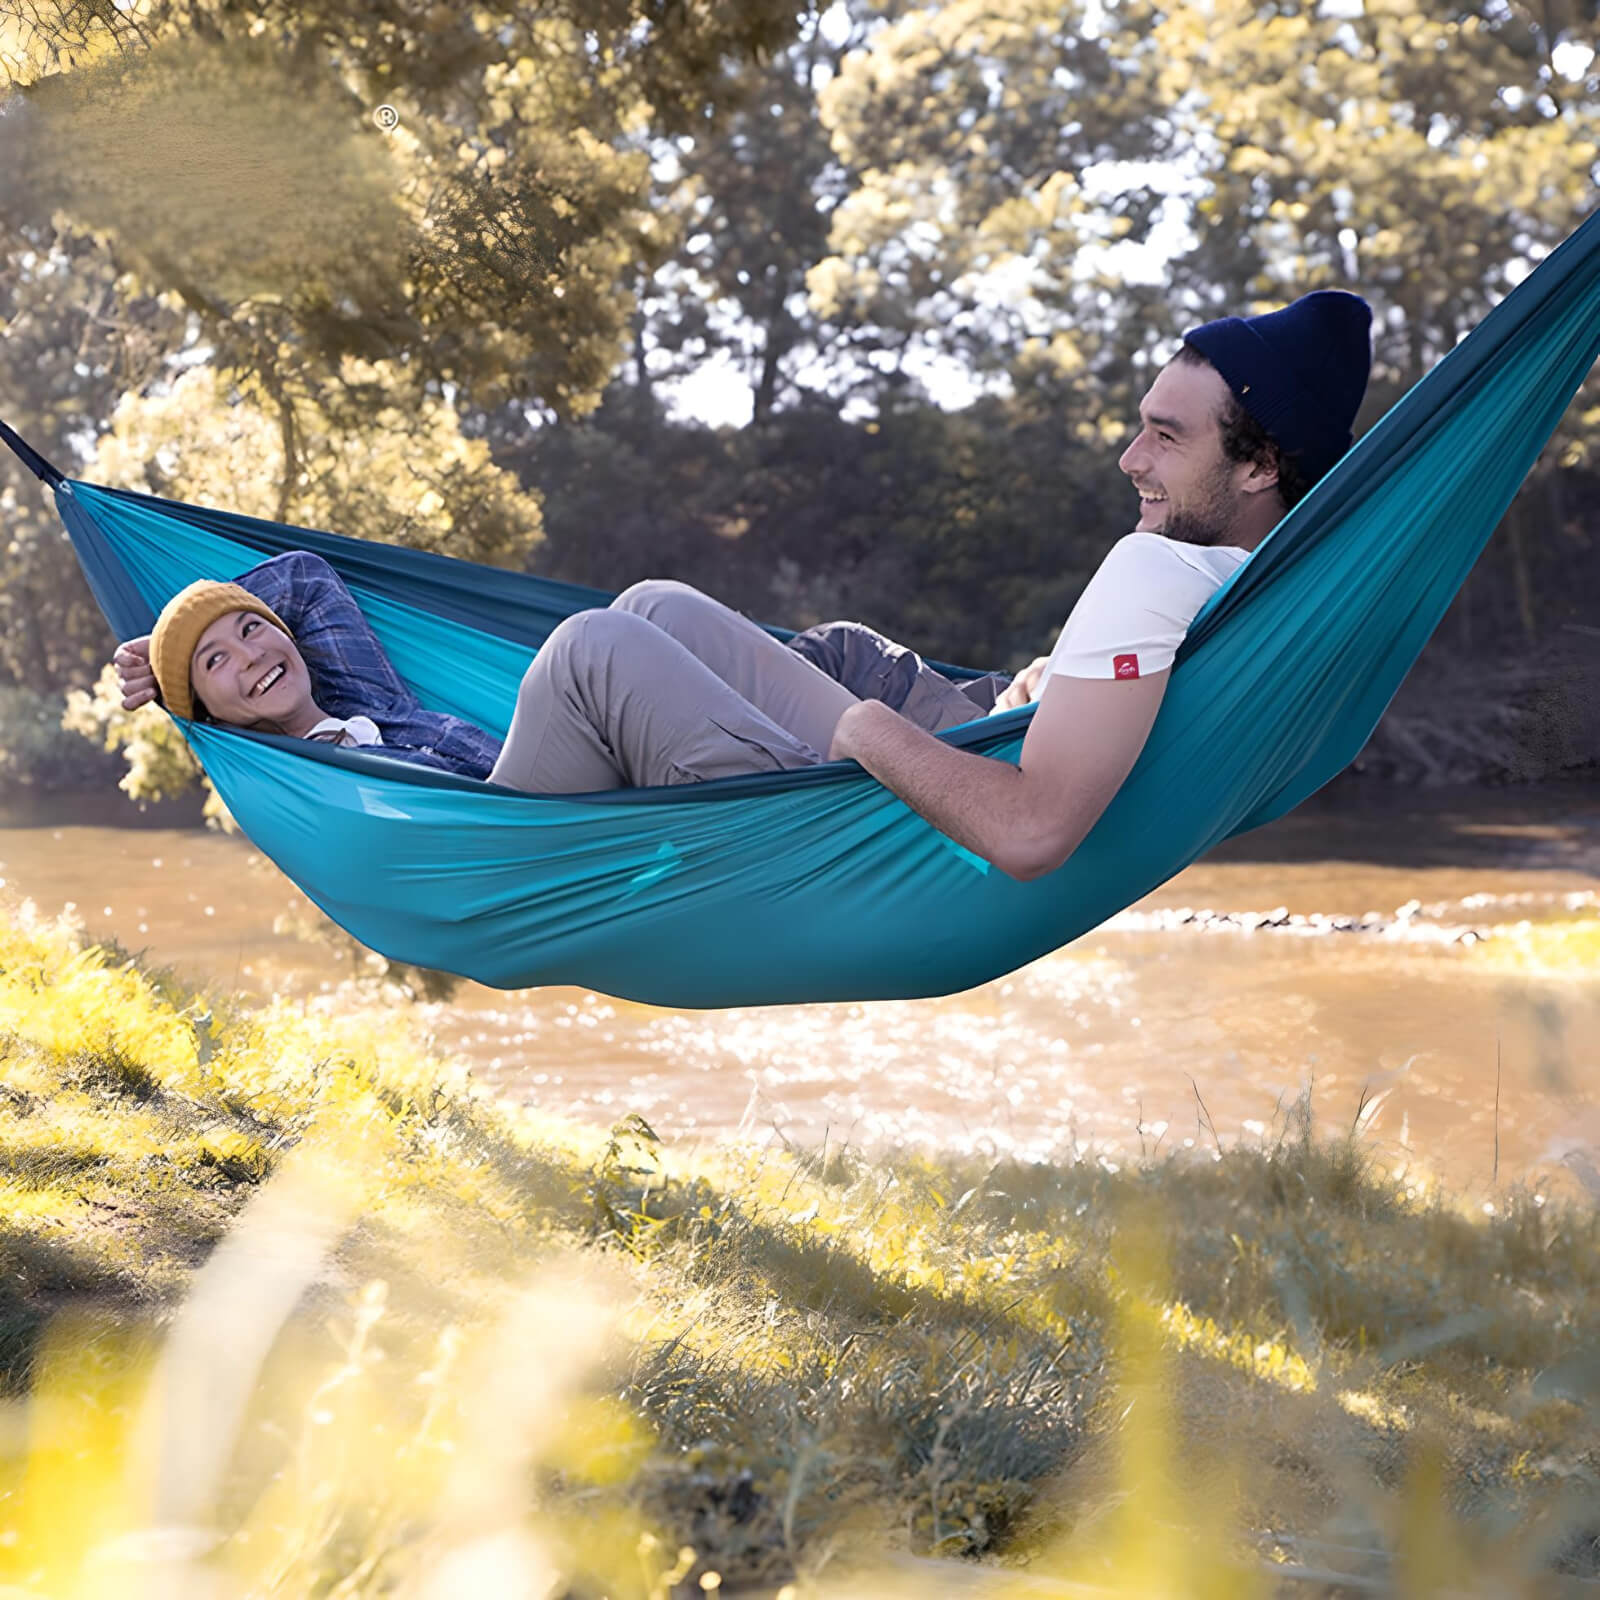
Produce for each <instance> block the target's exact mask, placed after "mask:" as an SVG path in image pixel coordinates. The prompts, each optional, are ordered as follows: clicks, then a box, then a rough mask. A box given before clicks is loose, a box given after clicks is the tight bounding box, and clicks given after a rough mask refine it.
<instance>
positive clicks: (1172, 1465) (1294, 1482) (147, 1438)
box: [0, 917, 1600, 1597]
mask: <svg viewBox="0 0 1600 1600" xmlns="http://www.w3.org/2000/svg"><path fill="white" fill-rule="evenodd" d="M0 1040H3V1041H4V1042H3V1049H4V1052H5V1057H6V1071H5V1083H6V1088H5V1092H4V1095H3V1097H0V1144H3V1148H4V1150H5V1159H4V1166H5V1174H4V1181H3V1183H0V1248H3V1249H4V1251H5V1253H6V1256H7V1260H8V1270H7V1272H6V1273H5V1274H4V1277H3V1280H0V1281H3V1284H4V1291H3V1292H4V1295H5V1304H4V1306H3V1312H0V1381H3V1382H4V1384H5V1386H6V1388H7V1390H8V1391H9V1392H10V1394H11V1395H13V1396H15V1397H17V1398H18V1400H19V1401H20V1400H21V1398H22V1397H23V1396H28V1397H29V1398H28V1400H27V1405H28V1408H29V1409H28V1411H27V1419H28V1420H27V1426H26V1427H23V1426H20V1425H14V1426H12V1427H10V1428H8V1429H7V1430H5V1431H4V1433H3V1436H0V1451H3V1455H4V1460H3V1465H0V1470H3V1473H4V1480H5V1482H4V1489H5V1491H6V1492H5V1495H4V1498H3V1499H0V1523H3V1524H4V1527H3V1528H0V1579H3V1580H5V1581H10V1582H13V1583H18V1584H23V1583H27V1584H28V1585H29V1586H30V1590H31V1591H37V1592H44V1593H58V1594H64V1593H66V1592H69V1589H70V1590H71V1592H74V1593H82V1594H100V1593H104V1594H108V1595H109V1594H116V1595H118V1596H119V1597H120V1596H125V1595H128V1594H132V1593H138V1592H140V1588H139V1585H140V1584H141V1583H142V1584H143V1585H144V1586H145V1589H144V1592H147V1593H149V1594H151V1595H157V1594H159V1595H162V1596H167V1595H176V1594H199V1593H202V1592H204V1593H206V1594H207V1595H217V1596H229V1595H234V1594H240V1595H242V1594H245V1593H249V1592H261V1591H262V1590H263V1589H266V1588H271V1590H272V1592H274V1593H278V1594H283V1595H311V1594H313V1593H316V1594H326V1593H329V1592H334V1591H335V1589H336V1592H338V1593H340V1594H342V1595H345V1596H350V1597H354V1596H365V1595H378V1594H380V1593H390V1592H393V1591H394V1590H395V1589H396V1588H397V1587H401V1586H412V1587H410V1588H409V1589H408V1592H416V1593H419V1594H428V1595H440V1596H443V1595H447V1594H451V1595H453V1594H461V1593H468V1592H471V1593H496V1594H501V1593H503V1594H513V1593H523V1594H540V1595H543V1594H546V1593H549V1594H552V1595H568V1596H573V1597H577V1596H598V1595H600V1594H608V1595H611V1596H613V1597H621V1596H625V1595H630V1596H631V1595H636V1596H640V1597H643V1596H646V1595H655V1596H666V1595H668V1594H672V1595H674V1596H678V1595H689V1594H701V1593H705V1592H707V1590H708V1589H710V1588H714V1587H715V1586H716V1585H717V1584H719V1583H720V1584H721V1586H722V1588H723V1590H724V1592H730V1593H732V1592H738V1591H739V1589H740V1588H741V1587H750V1588H751V1589H752V1591H754V1590H757V1589H759V1590H760V1591H761V1592H771V1591H772V1590H773V1589H775V1588H776V1587H777V1586H779V1585H783V1584H793V1585H796V1586H797V1592H808V1591H810V1590H811V1589H812V1588H813V1587H816V1588H817V1592H820V1593H833V1594H844V1593H846V1592H850V1593H856V1594H863V1595H864V1594H868V1593H870V1594H874V1595H884V1594H889V1593H891V1592H896V1591H895V1589H894V1586H893V1584H892V1582H891V1580H890V1579H889V1578H886V1577H885V1578H881V1579H870V1580H863V1579H860V1578H859V1576H857V1577H856V1578H855V1579H853V1580H852V1579H851V1576H850V1575H851V1574H852V1573H855V1574H859V1573H860V1572H861V1571H862V1570H863V1569H864V1568H870V1567H871V1566H872V1565H873V1563H875V1562H877V1561H880V1560H882V1559H884V1558H886V1557H888V1556H890V1555H894V1554H901V1555H906V1556H910V1555H916V1556H920V1557H924V1558H927V1557H939V1558H943V1559H945V1560H946V1561H949V1562H952V1563H956V1564H954V1565H952V1566H950V1567H949V1569H948V1571H946V1569H944V1568H938V1569H928V1568H926V1567H922V1568H919V1569H918V1570H917V1573H916V1575H915V1577H914V1579H913V1580H912V1586H911V1589H910V1590H908V1591H906V1592H915V1593H918V1594H920V1595H938V1594H941V1593H946V1592H947V1593H950V1594H955V1593H958V1592H961V1590H960V1589H959V1588H958V1586H957V1579H958V1578H960V1577H961V1576H962V1575H963V1574H966V1573H970V1571H971V1563H972V1562H973V1561H975V1560H976V1561H981V1562H984V1563H987V1564H989V1565H990V1566H993V1567H995V1568H997V1573H996V1579H997V1581H1000V1571H1001V1570H1017V1571H1020V1570H1023V1569H1025V1571H1026V1573H1027V1577H1028V1581H1029V1584H1030V1585H1031V1586H1030V1587H1027V1588H1026V1589H1024V1587H1022V1579H1021V1578H1020V1577H1018V1578H1017V1579H1016V1582H1015V1583H1014V1584H1010V1585H1009V1586H1008V1587H1009V1592H1014V1593H1016V1594H1018V1595H1020V1594H1022V1593H1024V1592H1027V1593H1032V1594H1049V1593H1061V1594H1065V1593H1069V1592H1083V1591H1082V1590H1081V1589H1079V1590H1069V1589H1067V1588H1062V1587H1059V1585H1060V1583H1062V1582H1064V1581H1065V1580H1068V1579H1071V1580H1073V1581H1075V1582H1077V1583H1079V1584H1087V1585H1092V1586H1096V1588H1097V1590H1098V1592H1119V1593H1125V1594H1133V1593H1138V1594H1151V1593H1156V1592H1164V1593H1172V1594H1183V1593H1194V1594H1201V1593H1227V1594H1248V1593H1252V1592H1254V1593H1269V1592H1274V1591H1276V1590H1277V1589H1279V1588H1280V1587H1283V1586H1285V1585H1290V1587H1284V1592H1291V1588H1292V1592H1294V1593H1296V1594H1308V1593H1316V1592H1319V1585H1318V1584H1316V1583H1314V1582H1312V1581H1311V1578H1310V1576H1309V1575H1310V1574H1313V1573H1314V1572H1318V1571H1321V1572H1333V1571H1338V1572H1342V1573H1344V1574H1346V1575H1347V1577H1348V1579H1349V1581H1350V1583H1351V1584H1352V1585H1354V1586H1357V1587H1360V1588H1362V1589H1363V1590H1366V1591H1370V1592H1381V1593H1395V1594H1421V1593H1423V1592H1429V1593H1433V1592H1437V1589H1436V1587H1434V1586H1436V1585H1437V1584H1439V1583H1441V1582H1454V1584H1455V1586H1456V1590H1457V1592H1462V1593H1479V1594H1489V1593H1495V1594H1503V1593H1509V1592H1512V1591H1513V1589H1514V1587H1515V1586H1516V1585H1518V1584H1520V1583H1522V1582H1524V1581H1531V1579H1532V1577H1533V1575H1535V1574H1539V1573H1543V1574H1545V1575H1546V1576H1545V1580H1544V1581H1545V1582H1547V1583H1548V1582H1551V1581H1553V1575H1555V1574H1566V1575H1568V1576H1570V1577H1572V1578H1578V1577H1590V1578H1600V1544H1597V1539H1600V1524H1596V1523H1595V1520H1594V1517H1593V1508H1594V1505H1595V1503H1596V1499H1595V1483H1596V1475H1597V1473H1600V1459H1597V1457H1596V1454H1595V1447H1594V1440H1595V1437H1596V1432H1595V1428H1594V1419H1595V1406H1596V1403H1597V1401H1600V1387H1597V1373H1596V1371H1595V1369H1594V1365H1593V1351H1594V1349H1595V1348H1596V1345H1597V1343H1600V1250H1597V1248H1596V1247H1597V1245H1600V1223H1597V1221H1596V1218H1595V1215H1594V1213H1593V1211H1592V1209H1584V1208H1583V1207H1582V1206H1581V1205H1580V1204H1579V1203H1577V1202H1570V1203H1569V1202H1568V1201H1567V1200H1565V1199H1559V1198H1557V1197H1555V1196H1553V1195H1551V1196H1546V1195H1540V1194H1534V1193H1529V1192H1525V1191H1518V1190H1497V1191H1495V1193H1494V1194H1493V1196H1492V1198H1491V1199H1489V1200H1487V1201H1480V1200H1478V1199H1477V1198H1476V1197H1475V1198H1474V1201H1473V1204H1472V1206H1471V1208H1470V1209H1468V1208H1464V1207H1461V1206H1458V1205H1456V1204H1455V1203H1453V1202H1452V1201H1451V1199H1450V1198H1449V1197H1448V1196H1447V1195H1443V1194H1441V1193H1439V1192H1438V1191H1437V1190H1434V1189H1432V1188H1430V1187H1429V1186H1428V1185H1427V1184H1426V1183H1425V1182H1419V1180H1418V1179H1417V1177H1416V1175H1415V1174H1408V1173H1407V1172H1406V1171H1404V1170H1401V1171H1396V1170H1392V1169H1390V1168H1388V1167H1387V1166H1385V1165H1384V1164H1382V1163H1380V1162H1378V1161H1376V1160H1375V1159H1374V1158H1373V1154H1372V1152H1371V1151H1370V1150H1369V1149H1368V1148H1366V1147H1364V1146H1363V1145H1362V1144H1361V1143H1359V1142H1354V1143H1352V1142H1348V1141H1339V1140H1337V1139H1335V1140H1332V1141H1325V1140H1322V1139H1319V1138H1318V1137H1316V1136H1315V1133H1314V1130H1313V1129H1311V1128H1310V1127H1309V1126H1308V1125H1307V1123H1306V1122H1305V1120H1304V1119H1303V1117H1297V1116H1296V1115H1295V1114H1294V1113H1292V1112H1291V1113H1290V1114H1289V1115H1288V1116H1286V1118H1285V1119H1283V1120H1282V1121H1281V1122H1280V1124H1279V1125H1278V1126H1277V1127H1276V1128H1275V1129H1273V1130H1270V1131H1269V1133H1268V1134H1267V1135H1265V1136H1263V1137H1262V1138H1261V1139H1259V1140H1257V1141H1254V1142H1253V1143H1252V1144H1251V1145H1249V1146H1248V1147H1246V1146H1244V1145H1241V1144H1238V1143H1236V1142H1235V1141H1232V1140H1229V1141H1227V1142H1226V1148H1219V1149H1216V1150H1211V1149H1207V1150H1201V1151H1196V1152H1190V1153H1188V1154H1187V1155H1185V1156H1183V1157H1182V1158H1179V1159H1172V1158H1168V1159H1155V1160H1151V1161H1148V1162H1145V1163H1136V1164H1133V1165H1122V1166H1121V1167H1120V1170H1119V1164H1118V1163H1116V1162H1111V1161H1098V1160H1093V1159H1088V1160H1083V1161H1079V1162H1075V1163H1071V1164H1068V1165H1048V1164H1024V1163H1016V1162H999V1163H995V1162H992V1161H986V1162H977V1161H973V1160H970V1159H966V1160H963V1159H957V1158H947V1159H941V1160H935V1159H928V1158H911V1157H907V1158H902V1159H898V1160H891V1159H886V1160H883V1161H880V1162H878V1163H867V1162H865V1161H863V1160H861V1159H860V1158H859V1157H857V1156H856V1155H854V1154H853V1153H852V1152H850V1151H848V1150H839V1149H837V1148H832V1149H824V1150H822V1151H819V1152H813V1153H811V1154H803V1153H797V1152H793V1151H790V1150H786V1149H784V1148H782V1147H781V1146H779V1147H775V1148H774V1147H768V1148H755V1147H752V1146H751V1145H749V1144H739V1143H726V1144H722V1145H717V1146H709V1145H702V1146H692V1145H688V1144H679V1145H675V1146H673V1147H671V1148H666V1147H664V1146H663V1145H662V1144H661V1142H660V1141H658V1140H657V1139H655V1137H654V1136H653V1134H652V1132H651V1130H650V1129H649V1128H648V1126H647V1125H645V1124H643V1123H642V1122H640V1121H638V1120H632V1121H629V1120H627V1119H625V1120H624V1121H623V1122H621V1123H619V1124H618V1126H617V1127H616V1128H615V1129H613V1130H612V1132H611V1133H610V1134H609V1135H608V1134H607V1133H606V1132H605V1131H603V1130H593V1129H585V1128H583V1127H581V1126H579V1125H576V1124H571V1123H563V1122H560V1121H557V1120H555V1119H551V1118H541V1117H538V1116H536V1115H534V1114H532V1113H530V1112H527V1111H525V1110H515V1109H513V1108H510V1107H508V1106H506V1105H504V1104H503V1103H500V1102H498V1101H496V1100H495V1099H493V1098H492V1097H490V1096H488V1095H487V1094H485V1093H484V1092H483V1090H482V1089H481V1088H480V1087H479V1086H478V1085H476V1084H475V1083H474V1081H473V1080H472V1079H471V1078H470V1077H468V1076H466V1075H464V1074H463V1073H462V1072H461V1071H460V1070H459V1069H458V1068H452V1067H451V1066H450V1064H449V1063H446V1062H442V1061H440V1060H438V1059H436V1058H433V1057H431V1056H430V1055H429V1054H428V1053H427V1052H426V1051H425V1050H424V1049H422V1048H420V1047H419V1045H418V1044H417V1043H416V1042H415V1040H414V1039H413V1038H411V1037H410V1036H408V1034H407V1033H406V1032H405V1031H404V1028H403V1026H402V1023H401V1021H400V1020H398V1019H397V1017H396V1016H395V1015H394V1014H392V1013H379V1012H373V1013H370V1014H363V1015H353V1016H349V1017H345V1018H342V1019H340V1018H329V1017H319V1016H313V1015H309V1014H308V1013H307V1012H306V1011H305V1010H304V1009H302V1008H301V1007H298V1006H296V1005H290V1004H285V1003H278V1004H274V1005H271V1006H268V1007H265V1008H263V1009H261V1010H259V1011H245V1010H237V1009H233V1008H232V1007H231V1006H230V1003H229V1001H228V999H227V997H226V996H225V995H220V994H218V995H212V996H209V997H206V996H197V995H195V994H193V993H191V992H189V991H186V990H183V989H181V988H179V987H176V986H175V985H173V984H172V983H171V982H170V981H167V980H163V979H162V978H161V977H160V976H159V975H154V976H152V975H148V974H145V973H143V972H141V971H140V969H139V968H138V966H137V965H136V964H134V963H132V962H131V961H129V960H127V959H126V958H124V957H123V956H122V955H120V954H119V953H116V952H108V951H106V950H103V949H94V948H88V949H85V948H80V945H79V941H78V939H77V938H76V936H75V935H74V934H73V933H72V932H71V931H70V930H69V929H67V928H65V927H64V926H62V925H60V924H56V923H50V922H38V921H34V922H29V921H28V920H26V919H24V918H20V917H17V918H13V919H12V920H11V921H10V922H9V923H7V924H6V925H4V926H3V927H0ZM1218 1144H1219V1145H1221V1144H1222V1141H1218ZM163 1352H164V1355H163ZM163 1362H164V1364H158V1363H163ZM152 1370H154V1371H155V1372H156V1374H157V1378H158V1382H157V1384H156V1387H155V1389H154V1390H153V1391H152V1392H153V1393H154V1394H155V1395H156V1396H157V1399H156V1400H154V1401H147V1402H141V1401H140V1399H139V1396H140V1394H141V1392H142V1385H143V1384H144V1383H145V1382H146V1381H147V1380H148V1379H149V1377H150V1374H151V1372H152ZM16 1415H18V1416H19V1418H20V1416H21V1413H17V1414H16ZM680 1552H692V1554H682V1555H681V1557H680ZM962 1558H964V1559H962ZM1047 1578H1048V1579H1050V1580H1052V1581H1051V1583H1049V1584H1046V1583H1045V1580H1046V1579H1047ZM669 1580H670V1581H669ZM1291 1580H1292V1583H1291ZM202 1582H204V1583H207V1584H209V1585H211V1587H207V1588H204V1589H202V1588H201V1584H202ZM863 1582H865V1584H866V1587H862V1586H861V1585H862V1583H863ZM74 1584H76V1585H78V1587H76V1588H73V1587H72V1586H73V1585H74ZM1320 1588H1321V1592H1327V1593H1334V1592H1341V1591H1339V1590H1338V1589H1337V1588H1335V1587H1330V1586H1329V1585H1328V1584H1323V1585H1321V1586H1320ZM998 1592H1007V1590H1005V1589H1002V1590H1001V1591H998ZM1519 1592H1532V1591H1531V1590H1523V1591H1519ZM1539 1592H1541V1593H1545V1592H1549V1593H1555V1592H1557V1591H1556V1590H1555V1589H1553V1588H1548V1589H1545V1588H1542V1589H1541V1590H1540V1591H1539Z"/></svg>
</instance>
